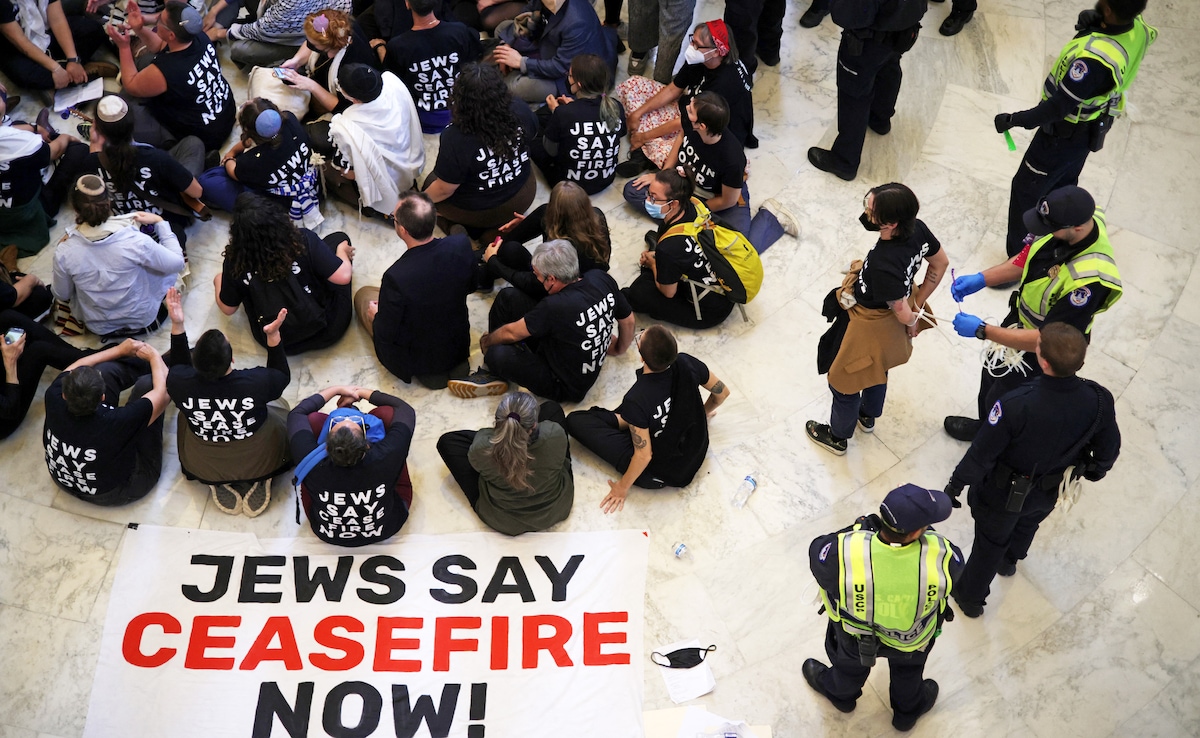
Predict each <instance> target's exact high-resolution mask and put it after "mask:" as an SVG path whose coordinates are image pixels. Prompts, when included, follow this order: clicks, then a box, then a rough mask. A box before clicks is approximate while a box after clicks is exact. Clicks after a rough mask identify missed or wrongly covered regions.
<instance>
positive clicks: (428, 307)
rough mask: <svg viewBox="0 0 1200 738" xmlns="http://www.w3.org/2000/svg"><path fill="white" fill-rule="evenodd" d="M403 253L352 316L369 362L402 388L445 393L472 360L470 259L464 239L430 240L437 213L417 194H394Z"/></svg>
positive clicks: (362, 295)
mask: <svg viewBox="0 0 1200 738" xmlns="http://www.w3.org/2000/svg"><path fill="white" fill-rule="evenodd" d="M393 215H394V218H395V225H396V235H397V236H399V237H400V240H402V241H404V245H405V247H406V248H405V251H404V253H403V254H401V255H400V258H399V259H397V260H396V263H395V264H392V265H391V266H390V267H388V270H387V271H386V272H384V274H383V284H381V285H380V286H379V287H362V288H361V289H359V291H358V294H356V295H355V296H354V307H355V312H356V313H358V319H359V320H360V321H361V322H362V325H363V327H364V328H366V329H367V333H368V334H370V336H371V338H372V340H373V341H374V343H375V355H376V356H377V357H379V362H380V363H381V364H383V366H384V368H386V369H387V370H388V371H389V372H391V373H392V374H395V375H396V376H397V377H399V378H400V379H402V380H404V381H405V382H411V381H412V380H413V377H416V378H417V380H418V381H419V382H420V383H421V384H423V385H424V386H426V387H428V388H429V389H435V390H440V389H445V388H446V383H447V382H448V381H449V379H450V377H451V376H461V375H463V374H466V373H467V371H468V369H469V367H468V365H467V357H468V356H469V355H470V353H471V324H470V322H469V319H468V315H467V295H469V294H471V293H472V292H474V291H475V282H476V273H475V263H476V257H475V252H474V251H472V250H471V242H470V240H469V239H467V237H466V235H464V234H461V233H460V234H458V235H454V236H448V237H446V238H434V237H433V229H434V226H435V225H437V210H435V209H434V207H433V203H432V202H430V201H429V198H428V197H426V196H425V194H424V193H422V192H414V191H412V190H409V191H407V192H404V193H402V194H401V195H400V202H399V203H398V204H397V205H396V211H395V213H394V214H393Z"/></svg>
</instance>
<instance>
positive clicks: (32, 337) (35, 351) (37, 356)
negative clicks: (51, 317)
mask: <svg viewBox="0 0 1200 738" xmlns="http://www.w3.org/2000/svg"><path fill="white" fill-rule="evenodd" d="M28 302H29V300H26V301H25V303H26V304H27V303H28ZM21 307H25V305H24V304H22V306H21ZM14 327H16V328H24V329H25V350H24V351H23V352H21V356H20V357H19V358H18V359H17V386H18V387H19V394H18V398H17V402H16V404H15V405H14V406H11V407H9V406H0V438H8V437H9V436H11V435H12V434H13V433H14V432H15V431H16V430H17V428H19V427H20V425H21V421H22V420H24V419H25V415H26V413H28V412H29V406H30V405H32V404H33V400H34V399H35V398H36V397H37V394H38V391H37V390H38V383H39V382H40V381H41V379H42V372H44V371H46V367H48V366H51V367H54V368H55V369H58V370H60V371H61V370H63V369H66V368H67V367H68V366H70V365H71V364H74V363H75V362H76V361H78V360H79V359H80V358H82V357H83V356H84V354H85V353H86V352H84V351H82V350H80V349H77V348H75V347H74V346H72V345H71V344H69V343H67V342H66V341H64V340H62V339H61V338H59V337H58V336H56V335H55V334H54V332H53V331H51V330H50V329H48V328H46V327H45V326H44V325H42V324H41V323H38V322H37V321H35V320H33V319H32V318H30V317H29V316H27V315H25V314H24V313H22V312H20V311H18V310H5V311H3V312H0V334H3V333H7V332H8V330H9V329H10V328H14ZM0 340H3V339H0ZM0 371H3V370H2V369H0ZM5 381H8V378H7V377H5Z"/></svg>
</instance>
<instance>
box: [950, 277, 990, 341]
mask: <svg viewBox="0 0 1200 738" xmlns="http://www.w3.org/2000/svg"><path fill="white" fill-rule="evenodd" d="M959 279H962V277H959ZM955 281H957V280H955ZM982 323H983V318H977V317H975V316H974V315H971V314H970V313H959V314H958V315H955V316H954V332H955V333H957V334H958V335H960V336H962V337H963V338H974V337H975V331H977V330H979V326H980V325H981V324H982Z"/></svg>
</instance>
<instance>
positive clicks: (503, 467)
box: [437, 392, 575, 536]
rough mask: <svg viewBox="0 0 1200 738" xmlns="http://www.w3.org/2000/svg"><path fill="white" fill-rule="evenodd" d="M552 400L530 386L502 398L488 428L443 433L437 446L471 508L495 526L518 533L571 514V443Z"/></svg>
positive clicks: (491, 526)
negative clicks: (540, 396) (539, 397)
mask: <svg viewBox="0 0 1200 738" xmlns="http://www.w3.org/2000/svg"><path fill="white" fill-rule="evenodd" d="M563 420H564V416H563V410H562V408H561V407H559V405H558V403H556V402H549V401H547V402H543V403H542V405H541V407H538V402H537V400H535V399H534V397H533V395H531V394H529V393H528V392H510V393H508V394H507V395H505V396H504V397H502V398H500V403H499V404H498V405H497V406H496V413H495V420H494V421H493V425H492V427H491V428H482V429H480V430H478V431H472V430H461V431H451V432H449V433H445V434H443V435H442V437H441V438H439V439H438V443H437V450H438V453H439V454H440V455H441V457H442V461H443V462H445V464H446V468H447V469H449V470H450V475H451V476H452V477H454V481H456V482H458V486H459V487H460V488H461V489H462V491H463V494H464V495H466V498H467V502H469V503H470V504H471V509H472V510H474V511H475V513H476V514H477V515H478V516H479V519H480V520H482V521H483V522H484V523H486V524H487V525H488V526H489V527H490V528H492V529H493V530H497V531H499V532H501V533H504V534H505V535H510V536H519V535H521V534H522V533H528V532H530V531H536V530H546V529H547V528H549V527H550V526H552V525H554V524H556V523H559V522H562V521H563V520H566V519H567V516H568V515H570V514H571V504H572V503H573V502H574V501H575V477H574V474H573V473H572V471H571V444H570V441H568V440H567V432H566V431H564V430H563V427H562V424H563Z"/></svg>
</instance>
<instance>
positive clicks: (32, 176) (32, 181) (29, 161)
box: [0, 143, 50, 208]
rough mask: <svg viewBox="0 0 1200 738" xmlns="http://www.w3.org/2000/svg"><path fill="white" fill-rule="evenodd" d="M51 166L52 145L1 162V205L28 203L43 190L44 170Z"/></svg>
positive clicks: (14, 205)
mask: <svg viewBox="0 0 1200 738" xmlns="http://www.w3.org/2000/svg"><path fill="white" fill-rule="evenodd" d="M49 166H50V145H49V144H45V143H43V144H42V146H41V148H39V149H38V150H37V151H35V152H33V153H32V154H29V155H28V156H22V157H20V158H19V159H12V160H10V161H5V162H0V207H2V208H15V207H20V206H22V205H25V204H27V203H28V202H29V201H30V200H32V199H33V198H35V197H37V196H38V193H39V192H41V191H42V172H44V171H45V170H46V168H47V167H49Z"/></svg>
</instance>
